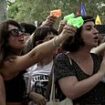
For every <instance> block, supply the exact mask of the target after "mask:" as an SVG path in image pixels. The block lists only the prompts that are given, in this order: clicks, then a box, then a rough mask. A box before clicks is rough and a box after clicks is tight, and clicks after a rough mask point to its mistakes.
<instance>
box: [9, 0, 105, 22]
mask: <svg viewBox="0 0 105 105" xmlns="http://www.w3.org/2000/svg"><path fill="white" fill-rule="evenodd" d="M81 2H84V3H85V6H86V12H87V14H88V15H93V16H95V17H96V15H97V14H98V15H99V16H100V17H101V18H102V19H103V22H104V21H105V20H104V18H103V17H104V16H105V0H15V2H14V3H8V5H9V9H8V17H9V18H12V19H15V20H17V21H20V22H23V21H24V22H31V23H33V22H34V21H35V20H38V21H43V20H44V19H45V18H46V17H47V16H48V14H49V12H50V11H51V10H53V9H58V8H60V9H61V10H62V17H63V16H65V15H67V14H70V13H72V12H74V13H76V11H77V10H79V8H80V5H81ZM62 17H61V18H62Z"/></svg>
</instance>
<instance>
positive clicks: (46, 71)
mask: <svg viewBox="0 0 105 105" xmlns="http://www.w3.org/2000/svg"><path fill="white" fill-rule="evenodd" d="M56 35H58V32H57V30H55V29H54V28H52V27H46V26H43V27H39V28H37V29H36V31H35V33H34V35H33V41H32V43H31V45H33V48H34V47H35V46H37V45H39V44H41V43H43V42H46V41H48V40H50V39H52V38H53V37H54V36H56ZM29 49H30V48H29ZM31 49H32V47H31ZM31 49H30V50H31ZM56 53H57V49H56V50H54V51H52V52H51V53H50V55H49V56H47V57H46V58H45V59H43V60H41V61H40V62H38V63H36V64H35V65H33V66H31V67H29V68H28V69H27V73H25V79H26V83H27V93H29V92H32V91H34V92H36V93H39V94H40V95H42V96H44V97H45V98H46V96H47V95H46V93H47V86H48V80H49V75H50V72H51V68H52V65H53V58H54V56H55V55H56ZM30 94H31V93H30ZM31 96H32V95H31ZM40 101H41V99H40ZM40 101H39V102H40ZM40 103H41V102H40ZM37 105H38V102H37Z"/></svg>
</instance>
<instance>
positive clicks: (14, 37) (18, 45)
mask: <svg viewBox="0 0 105 105" xmlns="http://www.w3.org/2000/svg"><path fill="white" fill-rule="evenodd" d="M8 31H9V39H8V41H9V45H10V46H11V47H12V48H14V49H22V48H23V47H24V45H25V38H24V34H23V33H22V32H21V31H20V30H19V28H18V27H16V26H14V25H9V28H8Z"/></svg>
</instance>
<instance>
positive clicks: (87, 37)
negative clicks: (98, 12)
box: [81, 21, 99, 47]
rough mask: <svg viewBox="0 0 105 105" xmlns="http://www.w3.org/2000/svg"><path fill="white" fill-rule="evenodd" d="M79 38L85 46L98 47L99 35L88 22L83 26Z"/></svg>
mask: <svg viewBox="0 0 105 105" xmlns="http://www.w3.org/2000/svg"><path fill="white" fill-rule="evenodd" d="M81 36H82V39H83V41H84V43H85V46H90V47H95V46H97V45H98V42H99V34H98V30H97V29H96V28H95V24H94V22H92V21H89V22H86V23H85V24H84V25H83V28H82V32H81Z"/></svg>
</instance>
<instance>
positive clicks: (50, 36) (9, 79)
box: [0, 15, 105, 105]
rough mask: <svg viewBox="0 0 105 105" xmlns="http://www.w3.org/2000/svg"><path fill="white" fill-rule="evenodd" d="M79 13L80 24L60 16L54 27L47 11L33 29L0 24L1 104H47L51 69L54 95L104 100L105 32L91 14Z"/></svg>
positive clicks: (80, 103)
mask: <svg viewBox="0 0 105 105" xmlns="http://www.w3.org/2000/svg"><path fill="white" fill-rule="evenodd" d="M81 17H82V19H83V21H84V23H83V25H82V26H81V27H80V28H77V27H74V26H72V25H70V24H67V22H66V21H64V20H62V21H61V22H60V24H59V27H58V28H55V27H54V23H55V22H56V21H57V20H58V17H55V16H52V15H49V16H48V17H47V18H46V19H45V21H43V22H42V24H41V25H40V26H38V27H35V26H34V25H32V24H28V23H18V22H17V21H15V20H6V21H4V22H1V23H0V105H46V103H47V101H48V100H49V95H50V94H49V91H50V90H51V88H50V87H51V81H50V78H52V74H53V73H54V83H55V87H56V88H55V89H56V91H55V92H56V99H58V100H63V99H65V98H66V97H67V98H70V99H71V100H72V101H73V105H104V104H105V80H104V77H105V54H104V49H105V43H104V32H105V31H104V32H103V35H101V32H100V30H101V29H98V28H97V27H96V25H95V20H94V17H92V16H81ZM103 30H105V29H103ZM49 85H50V86H49ZM49 88H50V89H49Z"/></svg>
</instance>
